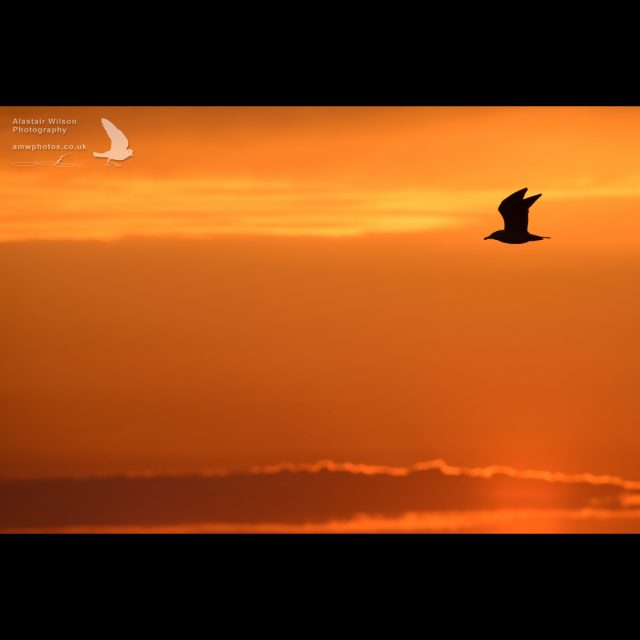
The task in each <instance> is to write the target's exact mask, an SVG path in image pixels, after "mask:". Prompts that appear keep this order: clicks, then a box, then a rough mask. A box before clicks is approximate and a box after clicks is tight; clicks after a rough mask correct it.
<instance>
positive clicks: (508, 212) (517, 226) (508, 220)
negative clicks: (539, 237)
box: [498, 187, 542, 233]
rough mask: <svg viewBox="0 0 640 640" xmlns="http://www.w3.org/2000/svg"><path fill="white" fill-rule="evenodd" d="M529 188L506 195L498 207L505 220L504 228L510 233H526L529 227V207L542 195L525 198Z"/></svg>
mask: <svg viewBox="0 0 640 640" xmlns="http://www.w3.org/2000/svg"><path fill="white" fill-rule="evenodd" d="M526 192H527V188H526V187H525V188H524V189H520V190H519V191H516V192H515V193H512V194H511V195H510V196H508V197H506V198H505V199H504V200H503V201H502V202H501V203H500V206H499V207H498V211H499V212H500V215H501V216H502V218H503V220H504V229H505V231H507V232H509V233H526V232H527V230H528V227H529V207H530V206H531V205H532V204H533V203H534V202H535V201H536V200H537V199H538V198H539V197H540V196H541V195H542V194H541V193H539V194H538V195H536V196H531V197H529V198H525V197H524V194H525V193H526Z"/></svg>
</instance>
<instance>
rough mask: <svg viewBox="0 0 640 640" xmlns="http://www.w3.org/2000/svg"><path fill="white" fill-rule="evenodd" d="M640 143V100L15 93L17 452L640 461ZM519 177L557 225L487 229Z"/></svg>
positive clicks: (12, 458)
mask: <svg viewBox="0 0 640 640" xmlns="http://www.w3.org/2000/svg"><path fill="white" fill-rule="evenodd" d="M39 116H42V117H65V118H77V119H78V120H79V124H78V125H77V127H75V129H74V130H73V132H72V133H71V134H70V135H69V136H65V137H64V139H63V137H55V138H54V137H50V136H15V135H12V134H11V132H10V126H11V125H10V121H11V119H13V118H14V117H20V118H31V117H39ZM100 117H107V118H109V119H111V120H112V121H113V122H114V123H116V124H117V126H119V127H120V128H121V129H123V130H124V131H125V132H126V133H127V135H128V136H129V140H130V146H131V148H132V149H133V150H134V153H135V156H134V157H133V158H132V159H130V160H127V161H126V162H125V163H123V164H122V166H121V167H119V168H113V167H109V168H108V167H105V166H104V161H103V160H97V159H94V158H92V157H91V151H94V150H95V151H102V150H104V149H105V148H106V146H107V142H106V136H105V134H104V132H103V131H102V128H101V126H100V124H99V119H100ZM27 142H28V143H31V142H42V143H49V142H65V143H66V142H73V143H81V142H86V143H87V144H88V146H89V151H88V152H83V153H78V154H76V155H74V156H71V157H69V158H68V159H67V160H68V161H70V162H73V163H74V164H77V166H76V167H71V168H65V169H56V168H54V167H50V166H36V167H24V166H21V167H18V166H14V165H12V164H11V163H14V162H29V161H46V160H55V159H56V158H57V157H58V156H59V155H60V153H59V152H50V151H42V152H38V153H30V152H13V151H11V149H10V146H11V145H12V144H14V143H27ZM639 149H640V109H637V108H485V107H483V108H426V107H425V108H142V107H121V108H111V107H109V108H77V107H75V108H45V107H42V108H6V107H3V108H1V109H0V150H1V151H0V198H1V200H2V208H1V210H0V272H1V273H2V274H3V277H2V278H1V279H0V304H1V306H2V309H3V313H2V317H1V318H0V334H1V335H2V351H3V357H2V360H1V361H0V394H1V395H0V411H1V418H2V424H3V427H2V447H1V448H0V476H3V477H9V476H42V475H83V474H91V473H120V472H128V471H140V470H152V471H154V472H159V473H161V472H165V471H170V470H191V471H196V470H202V469H206V468H212V467H215V468H242V467H246V466H249V465H257V464H275V463H279V462H283V461H296V462H314V461H316V460H318V459H322V458H331V459H334V460H343V461H344V460H353V461H358V462H371V463H379V464H412V463H414V462H417V461H419V460H426V459H432V458H445V459H446V460H448V461H450V462H452V463H455V464H461V465H488V464H494V463H495V464H507V465H512V466H516V467H521V468H541V469H552V470H563V471H566V472H571V473H580V472H585V471H589V472H593V473H615V474H620V475H622V476H624V477H627V478H634V479H639V478H640V468H639V467H638V459H639V456H640V430H638V428H637V415H638V409H639V408H640V407H639V406H638V403H639V401H638V396H637V389H636V387H637V379H638V367H639V365H638V362H640V343H639V340H638V337H637V326H638V320H639V319H640V317H639V316H640V305H638V302H637V300H638V295H637V293H638V292H637V282H638V281H639V280H638V278H639V276H640V258H639V257H638V256H639V255H640V253H639V252H638V250H637V249H638V248H640V233H639V232H640V217H639V216H638V209H639V207H638V205H639V204H640V153H638V150H639ZM525 186H526V187H529V188H530V190H531V193H539V192H542V193H543V197H542V198H541V199H540V200H539V201H538V202H537V203H536V204H535V206H534V207H533V209H532V211H531V224H530V230H531V231H532V232H534V233H539V234H541V235H548V236H551V238H552V240H550V241H544V242H540V243H532V244H530V245H523V246H515V247H514V246H507V245H501V244H498V243H495V242H483V240H482V238H483V237H484V236H485V235H488V234H489V233H490V232H492V231H494V230H496V229H498V228H500V227H501V222H502V221H501V219H500V217H499V215H498V213H497V205H498V204H499V202H500V200H501V199H502V198H503V197H505V196H506V195H508V194H509V193H511V192H513V191H515V190H516V189H519V188H522V187H525ZM105 240H108V242H104V241H105Z"/></svg>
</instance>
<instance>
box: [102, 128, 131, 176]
mask: <svg viewBox="0 0 640 640" xmlns="http://www.w3.org/2000/svg"><path fill="white" fill-rule="evenodd" d="M101 121H102V126H103V127H104V130H105V131H106V132H107V135H108V136H109V139H110V140H111V149H109V150H108V151H105V152H104V153H97V152H96V151H94V152H93V157H94V158H106V159H107V166H109V165H113V166H116V167H119V166H120V165H119V164H118V163H117V162H114V160H120V161H122V160H126V159H127V158H130V157H131V156H132V155H133V151H132V150H131V149H129V140H127V136H125V135H124V133H122V131H120V129H118V127H116V125H115V124H113V122H110V121H109V120H107V119H106V118H102V119H101Z"/></svg>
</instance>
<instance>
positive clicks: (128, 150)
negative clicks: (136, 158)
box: [127, 149, 133, 158]
mask: <svg viewBox="0 0 640 640" xmlns="http://www.w3.org/2000/svg"><path fill="white" fill-rule="evenodd" d="M132 155H133V151H132V150H131V149H127V157H129V158H130V157H131V156H132Z"/></svg>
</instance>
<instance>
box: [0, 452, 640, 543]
mask: <svg viewBox="0 0 640 640" xmlns="http://www.w3.org/2000/svg"><path fill="white" fill-rule="evenodd" d="M636 491H638V492H637V493H636ZM639 498H640V487H638V483H637V482H631V481H628V480H624V479H622V478H618V477H615V476H598V475H593V474H575V475H570V474H562V473H554V472H549V471H521V470H517V469H513V468H510V467H502V466H489V467H480V468H466V467H455V466H451V465H448V464H447V463H446V462H445V461H443V460H433V461H430V462H424V463H419V464H416V465H413V466H411V467H391V466H378V465H367V464H355V463H340V462H334V461H330V460H327V461H320V462H317V463H315V464H282V465H277V466H270V467H263V468H255V469H251V470H249V471H247V472H240V473H228V472H211V473H201V474H191V475H187V474H175V475H153V474H143V475H137V476H131V475H130V476H118V477H114V476H111V477H107V476H105V477H90V478H57V479H33V480H4V481H1V482H0V529H3V530H38V529H40V530H42V529H47V530H51V529H61V528H62V529H64V528H69V527H72V528H75V529H77V528H80V529H84V530H104V529H105V528H106V529H108V528H112V529H113V528H115V529H118V528H124V529H127V528H129V529H131V528H133V529H136V530H150V529H151V530H154V529H155V530H157V529H158V528H160V529H161V530H163V529H166V530H169V529H181V528H182V530H203V529H206V530H211V531H228V530H238V531H249V530H252V531H259V530H264V531H267V530H268V531H272V530H273V531H277V530H281V531H287V530H290V531H294V530H296V531H298V530H300V531H304V530H309V531H311V530H314V531H323V530H324V531H330V530H332V531H338V530H340V531H355V530H394V531H395V530H424V531H431V530H443V531H444V530H487V529H491V528H498V529H500V528H501V527H502V528H504V527H507V528H508V526H511V527H512V528H515V530H519V527H524V529H525V530H527V529H526V525H524V524H523V523H525V522H530V523H532V522H534V521H537V522H538V525H536V526H540V522H542V523H543V524H545V526H547V525H549V523H550V522H557V521H558V519H560V520H563V521H566V522H570V521H577V520H580V521H581V522H584V521H587V520H588V521H589V522H592V523H593V522H596V523H598V522H599V523H600V524H599V525H598V526H604V525H602V522H605V523H614V524H616V523H617V524H618V525H619V524H620V523H626V525H625V526H636V525H637V524H638V523H640V517H637V516H638V513H640V510H637V509H633V508H630V507H634V506H637V505H638V504H640V500H639ZM532 514H538V515H537V516H535V517H534V516H533V515H532ZM542 514H546V515H542ZM554 514H555V515H554ZM536 518H537V520H536ZM506 523H511V524H510V525H507V524H506ZM629 523H631V524H629ZM529 526H530V528H531V527H534V525H533V524H530V525H529ZM549 526H550V525H549ZM534 529H535V527H534Z"/></svg>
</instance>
